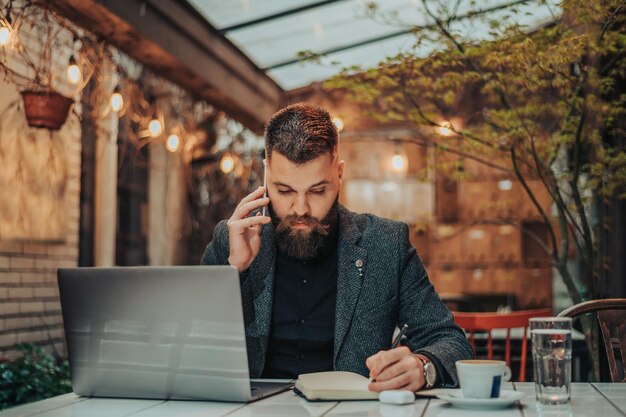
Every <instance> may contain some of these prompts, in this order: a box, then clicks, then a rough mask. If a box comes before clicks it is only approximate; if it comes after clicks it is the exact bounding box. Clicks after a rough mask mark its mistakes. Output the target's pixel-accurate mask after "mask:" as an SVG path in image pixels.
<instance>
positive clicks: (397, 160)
mask: <svg viewBox="0 0 626 417" xmlns="http://www.w3.org/2000/svg"><path fill="white" fill-rule="evenodd" d="M407 165H408V164H407V158H406V156H405V155H400V154H399V153H396V154H395V155H394V156H392V157H391V169H392V170H393V171H394V172H397V173H402V172H406V170H407Z"/></svg>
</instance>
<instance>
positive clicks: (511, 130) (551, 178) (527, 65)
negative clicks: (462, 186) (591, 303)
mask: <svg viewBox="0 0 626 417" xmlns="http://www.w3.org/2000/svg"><path fill="white" fill-rule="evenodd" d="M540 3H542V5H541V6H538V7H548V8H550V13H551V14H552V16H553V21H552V22H550V23H548V24H544V25H543V26H540V27H538V28H534V29H533V30H532V31H529V29H528V28H527V27H524V26H522V25H521V24H518V23H516V19H517V18H518V17H519V15H520V14H522V13H520V12H519V10H513V9H508V10H505V11H504V12H503V11H502V10H499V11H495V12H489V13H479V12H475V13H470V15H469V16H466V20H465V22H466V23H467V24H468V25H469V24H471V22H472V21H476V23H480V22H482V23H483V24H484V26H487V27H488V28H489V29H488V30H489V31H490V38H489V39H486V40H482V41H477V40H475V39H465V38H463V36H461V33H460V32H458V31H455V27H454V25H452V22H453V21H454V19H455V17H456V16H458V13H459V12H458V10H454V9H446V8H445V7H443V6H442V3H441V2H438V1H436V0H422V1H421V2H420V6H423V10H425V11H426V13H427V15H428V18H429V21H428V22H427V24H424V23H421V24H420V26H419V27H415V28H414V29H413V30H412V31H411V32H412V33H414V34H415V36H416V46H419V45H420V42H421V41H422V39H430V40H431V41H433V42H437V43H438V44H439V45H440V46H441V48H439V49H437V50H436V51H435V52H434V53H432V54H430V55H429V56H428V57H426V58H424V57H422V56H419V55H418V54H417V53H413V52H408V53H403V54H399V55H397V56H395V57H392V58H389V59H387V60H386V61H385V62H382V63H381V64H380V65H379V66H378V67H377V68H374V69H370V70H366V71H363V72H354V71H344V72H343V73H342V74H340V75H339V76H337V77H335V78H333V79H331V80H329V81H328V82H327V87H328V88H330V89H342V90H344V91H347V92H348V94H349V97H350V98H352V99H354V100H356V101H357V102H358V103H360V104H361V105H362V106H363V107H364V108H366V109H367V110H369V111H370V112H371V113H372V114H375V115H376V116H375V120H378V121H380V122H388V121H393V122H406V123H409V124H412V125H415V126H416V127H417V128H419V131H420V132H422V134H423V137H421V138H420V140H421V141H422V142H426V143H427V144H428V145H427V146H430V147H432V148H434V149H437V150H438V151H440V152H439V153H445V152H450V151H452V150H454V155H455V156H456V157H457V158H458V155H463V156H464V157H466V158H467V157H470V158H472V159H475V160H476V161H478V162H494V161H496V162H497V164H498V165H499V166H501V167H504V169H506V170H508V172H509V174H510V175H511V176H514V177H517V178H518V179H519V180H520V181H524V180H535V181H540V182H541V183H542V184H543V185H544V186H545V188H546V189H547V190H548V192H549V193H550V195H551V196H552V197H553V200H554V203H555V207H556V209H557V210H556V216H553V215H552V213H541V214H542V216H543V219H544V222H545V223H546V225H548V227H550V228H551V229H553V228H555V227H558V228H559V230H558V231H556V230H553V231H552V233H554V235H558V236H560V237H561V238H560V240H561V241H562V242H564V243H565V244H564V245H562V244H561V243H560V242H559V241H558V240H557V239H554V240H553V246H552V247H551V256H552V258H553V262H554V265H555V267H556V268H557V269H559V272H560V273H561V276H562V277H563V279H564V281H565V284H566V286H567V288H568V292H569V295H570V297H571V298H572V300H573V302H580V301H582V300H584V299H589V298H599V297H604V296H606V294H605V292H604V291H605V289H604V288H603V287H602V284H601V282H602V280H597V279H596V277H597V275H598V274H599V273H602V271H604V269H603V268H605V265H606V262H604V259H603V253H602V248H601V247H600V246H599V245H598V244H597V242H601V240H602V238H601V233H602V227H603V226H602V223H601V222H598V221H596V219H593V218H592V216H593V212H594V209H593V208H592V206H593V205H597V204H603V203H604V199H605V198H609V197H611V196H614V195H615V193H619V192H621V193H624V192H625V191H624V184H626V149H625V148H624V146H623V140H624V137H625V136H626V124H625V120H626V91H625V88H624V85H625V84H624V80H625V79H626V54H624V51H625V50H626V1H624V0H564V1H563V2H561V4H560V9H561V10H558V11H557V9H556V8H551V7H553V6H550V5H548V4H547V3H548V2H540ZM551 3H552V4H554V2H551ZM451 4H454V2H452V3H451ZM369 12H370V15H371V16H372V17H373V18H376V14H380V13H381V10H379V9H377V8H376V7H372V6H370V7H369ZM523 14H524V15H528V14H529V12H526V13H523ZM378 20H381V19H378ZM479 21H480V22H479ZM417 50H419V48H416V51H417ZM453 119H456V120H457V121H458V123H456V124H453V126H452V128H453V130H454V133H455V136H454V137H453V138H450V137H447V138H446V137H442V136H439V135H438V134H437V130H436V128H437V127H438V126H439V125H440V124H441V123H442V122H443V121H451V120H453ZM428 132H431V133H428ZM443 142H445V145H444V146H441V145H442V143H443ZM458 166H459V165H458V164H455V163H454V162H453V161H451V160H450V158H447V159H446V158H441V160H440V161H439V162H437V167H436V169H437V172H438V173H443V174H444V175H448V176H449V177H450V178H455V177H458V172H454V171H455V170H458ZM527 192H528V193H529V194H531V193H532V191H531V190H527ZM537 209H538V210H540V207H537ZM572 246H573V247H575V248H576V250H577V253H578V255H579V257H578V258H579V262H580V264H579V266H580V268H579V269H580V271H581V272H580V273H581V276H580V279H574V277H572V276H571V275H570V273H569V271H568V269H567V259H568V251H569V247H572Z"/></svg>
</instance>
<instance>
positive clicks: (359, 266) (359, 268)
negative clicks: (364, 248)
mask: <svg viewBox="0 0 626 417" xmlns="http://www.w3.org/2000/svg"><path fill="white" fill-rule="evenodd" d="M363 264H364V262H363V259H357V260H356V262H355V263H354V265H355V266H356V267H357V268H358V270H359V278H361V279H362V278H363Z"/></svg>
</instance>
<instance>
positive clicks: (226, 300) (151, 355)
mask: <svg viewBox="0 0 626 417" xmlns="http://www.w3.org/2000/svg"><path fill="white" fill-rule="evenodd" d="M58 279H59V291H60V295H61V307H62V310H63V321H64V326H65V337H66V340H67V348H68V356H69V361H70V369H71V375H72V387H73V389H74V392H75V393H76V394H78V395H83V396H93V397H126V398H153V399H185V400H217V401H236V402H248V401H253V400H256V399H259V398H262V397H266V396H268V395H272V394H276V393H278V392H281V391H285V390H287V389H288V388H289V387H290V384H289V383H288V382H287V381H282V382H267V381H265V382H263V381H251V380H250V377H249V372H248V355H247V353H246V340H245V330H244V321H243V311H242V307H241V293H240V288H239V274H238V273H237V270H236V269H235V268H233V267H230V266H186V267H124V268H69V269H60V270H59V272H58Z"/></svg>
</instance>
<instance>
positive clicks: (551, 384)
mask: <svg viewBox="0 0 626 417" xmlns="http://www.w3.org/2000/svg"><path fill="white" fill-rule="evenodd" d="M531 336H532V346H533V348H532V349H533V364H534V371H535V389H536V391H537V400H539V402H540V403H542V404H564V403H567V402H569V399H570V385H571V384H570V383H571V380H572V379H571V372H572V332H571V330H565V329H533V330H531Z"/></svg>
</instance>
